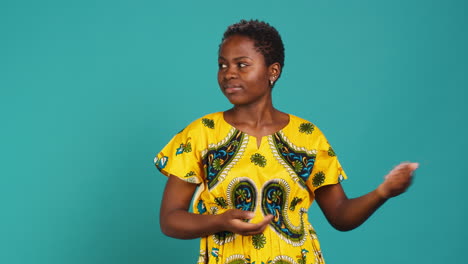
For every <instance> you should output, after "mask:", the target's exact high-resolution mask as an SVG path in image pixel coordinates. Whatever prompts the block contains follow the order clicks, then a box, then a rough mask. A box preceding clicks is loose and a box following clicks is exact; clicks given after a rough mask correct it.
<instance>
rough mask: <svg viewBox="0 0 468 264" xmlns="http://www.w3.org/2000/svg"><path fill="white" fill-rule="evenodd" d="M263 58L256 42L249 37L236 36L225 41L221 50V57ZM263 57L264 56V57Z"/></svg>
mask: <svg viewBox="0 0 468 264" xmlns="http://www.w3.org/2000/svg"><path fill="white" fill-rule="evenodd" d="M258 56H262V54H261V53H260V52H258V50H257V48H256V47H255V42H254V41H253V40H252V39H250V38H249V37H247V36H241V35H234V36H231V37H229V38H227V39H225V40H224V41H223V43H222V44H221V47H220V49H219V57H223V58H226V59H228V58H236V57H251V58H252V59H253V58H256V57H258ZM262 57H263V56H262Z"/></svg>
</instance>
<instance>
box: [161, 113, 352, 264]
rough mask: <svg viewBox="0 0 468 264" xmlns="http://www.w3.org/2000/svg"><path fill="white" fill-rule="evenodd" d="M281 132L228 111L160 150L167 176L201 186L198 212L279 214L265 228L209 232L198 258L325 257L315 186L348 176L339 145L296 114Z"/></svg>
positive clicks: (298, 261) (296, 260)
mask: <svg viewBox="0 0 468 264" xmlns="http://www.w3.org/2000/svg"><path fill="white" fill-rule="evenodd" d="M289 117H290V120H289V123H288V125H287V126H286V127H284V128H283V129H281V130H280V131H278V132H276V133H274V134H272V135H268V136H265V137H263V138H262V140H261V144H260V147H258V146H257V139H256V138H255V137H253V136H250V135H248V134H246V133H244V132H241V131H239V130H237V129H236V128H235V127H233V126H231V125H230V124H228V123H227V122H226V121H225V120H224V117H223V112H218V113H213V114H209V115H206V116H204V117H203V118H200V119H198V120H196V121H194V122H193V123H191V124H190V125H188V126H187V127H186V128H185V129H184V130H182V131H181V132H179V133H178V134H177V135H175V136H174V138H172V140H171V141H170V142H169V143H168V144H167V145H166V146H165V147H164V149H163V150H162V151H161V152H160V153H159V154H158V155H157V156H156V158H155V165H156V167H157V168H158V169H159V170H160V171H161V172H162V173H163V174H164V175H166V176H168V175H174V176H177V177H178V178H180V179H182V180H184V181H187V182H190V183H194V184H197V185H198V188H197V191H196V193H195V195H194V198H193V212H194V213H197V214H221V213H223V212H225V211H226V210H228V209H232V208H237V209H241V210H248V211H252V212H255V217H254V218H253V219H250V220H248V221H250V222H252V223H256V222H259V221H261V219H263V218H264V216H265V215H268V214H271V215H273V216H274V218H273V220H272V222H271V223H270V224H269V226H267V228H266V229H265V231H264V232H263V233H262V234H258V235H253V236H242V235H238V234H235V233H231V232H227V231H225V232H220V233H216V234H213V235H211V236H208V237H203V238H201V241H200V255H199V259H198V263H210V264H211V263H213V264H224V263H236V264H241V263H250V264H253V263H256V264H262V263H264V264H279V263H281V264H286V263H288V264H289V263H290V264H309V263H324V260H323V257H322V254H321V250H320V245H319V242H318V240H317V236H316V233H315V231H314V229H313V228H312V226H311V224H310V223H309V220H308V214H307V210H308V208H309V207H310V205H311V204H312V202H313V200H314V191H315V190H316V189H317V188H319V187H321V186H324V185H328V184H336V183H339V182H341V181H342V180H343V179H345V178H346V175H345V173H344V171H343V169H342V168H341V165H340V163H339V162H338V159H337V157H336V156H335V152H334V151H333V149H332V148H331V146H330V145H329V144H328V142H327V140H326V138H325V136H324V135H323V134H322V132H321V131H320V130H319V129H318V128H317V127H316V126H314V125H313V124H312V123H310V122H308V121H306V120H304V119H301V118H299V117H296V116H293V115H289Z"/></svg>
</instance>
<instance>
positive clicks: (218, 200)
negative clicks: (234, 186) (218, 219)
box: [214, 197, 227, 209]
mask: <svg viewBox="0 0 468 264" xmlns="http://www.w3.org/2000/svg"><path fill="white" fill-rule="evenodd" d="M214 200H215V202H216V204H217V205H219V206H221V208H224V209H226V208H227V202H226V199H224V197H216V198H215V199H214Z"/></svg>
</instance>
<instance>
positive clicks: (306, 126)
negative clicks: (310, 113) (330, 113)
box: [299, 123, 315, 134]
mask: <svg viewBox="0 0 468 264" xmlns="http://www.w3.org/2000/svg"><path fill="white" fill-rule="evenodd" d="M314 128H315V126H314V125H313V124H312V123H302V124H300V125H299V132H301V133H305V134H312V132H313V131H314Z"/></svg>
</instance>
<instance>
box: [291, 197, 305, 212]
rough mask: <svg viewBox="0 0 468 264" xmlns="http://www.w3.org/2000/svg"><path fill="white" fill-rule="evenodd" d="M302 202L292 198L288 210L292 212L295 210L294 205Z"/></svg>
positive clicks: (297, 198) (299, 199)
mask: <svg viewBox="0 0 468 264" xmlns="http://www.w3.org/2000/svg"><path fill="white" fill-rule="evenodd" d="M300 202H302V199H301V198H299V197H294V198H293V199H292V201H291V204H290V205H289V210H291V211H294V210H295V209H296V205H297V204H298V203H300Z"/></svg>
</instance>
